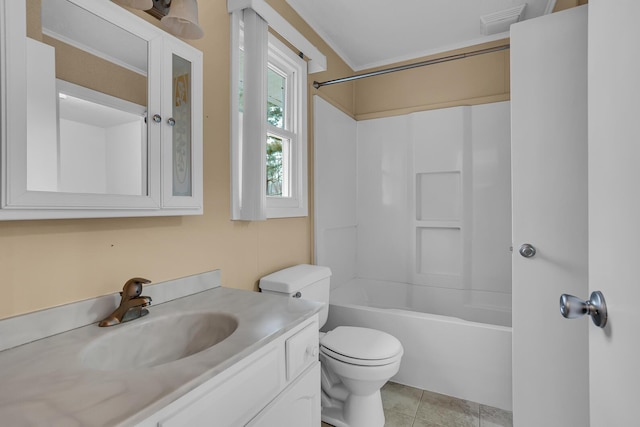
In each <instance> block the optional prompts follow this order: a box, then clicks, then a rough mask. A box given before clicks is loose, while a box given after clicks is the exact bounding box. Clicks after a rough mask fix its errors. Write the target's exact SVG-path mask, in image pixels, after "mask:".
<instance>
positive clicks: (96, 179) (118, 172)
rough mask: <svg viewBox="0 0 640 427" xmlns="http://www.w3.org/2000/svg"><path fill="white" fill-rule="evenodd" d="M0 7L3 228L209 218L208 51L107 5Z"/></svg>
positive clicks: (15, 2) (3, 3)
mask: <svg viewBox="0 0 640 427" xmlns="http://www.w3.org/2000/svg"><path fill="white" fill-rule="evenodd" d="M27 6H28V7H27ZM0 10H1V11H2V13H0V38H1V39H2V40H3V43H1V44H0V113H1V114H0V120H1V122H0V124H1V126H0V130H1V132H0V143H1V153H2V155H1V156H0V177H1V179H0V196H1V197H0V220H11V219H46V218H90V217H122V216H160V215H194V214H202V62H203V59H202V52H200V51H199V50H197V49H195V48H194V47H192V46H191V45H189V44H187V43H185V42H183V41H181V40H179V39H177V38H176V37H174V36H172V35H170V34H168V33H166V32H165V31H163V30H162V29H160V28H159V27H156V26H155V25H152V24H150V23H149V22H147V21H145V20H144V19H142V18H140V17H138V16H136V15H135V14H133V13H131V12H130V11H128V10H126V9H125V8H122V7H120V6H118V5H116V4H114V3H112V2H110V1H104V0H47V1H43V2H37V1H32V0H0ZM51 98H53V99H51Z"/></svg>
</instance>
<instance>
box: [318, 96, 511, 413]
mask: <svg viewBox="0 0 640 427" xmlns="http://www.w3.org/2000/svg"><path fill="white" fill-rule="evenodd" d="M314 109H315V118H314V132H315V138H314V141H315V244H316V263H317V264H319V265H324V266H328V267H330V268H331V270H332V272H333V277H332V280H331V300H330V309H329V319H328V322H327V325H326V328H328V329H333V328H335V327H337V326H339V325H347V326H363V327H370V328H374V329H378V330H381V331H385V332H388V333H390V334H392V335H394V336H395V337H396V338H398V339H399V340H400V341H401V343H402V345H403V347H404V351H405V353H404V357H403V359H402V363H401V366H400V370H399V372H398V373H397V375H396V376H395V377H394V378H393V379H392V380H393V381H396V382H399V383H402V384H406V385H410V386H414V387H418V388H421V389H425V390H430V391H434V392H437V393H443V394H447V395H450V396H455V397H458V398H462V399H467V400H471V401H474V402H478V403H482V404H486V405H490V406H494V407H498V408H502V409H505V410H511V409H512V406H511V405H512V403H511V184H510V182H511V176H510V137H509V133H510V130H509V129H510V124H509V121H510V120H509V103H508V102H499V103H493V104H485V105H479V106H472V107H454V108H447V109H441V110H431V111H424V112H418V113H412V114H408V115H404V116H394V117H388V118H381V119H373V120H366V121H360V122H356V121H355V120H353V119H351V118H350V117H348V116H346V115H345V114H343V113H342V112H340V111H339V110H337V109H336V108H334V107H333V106H331V105H330V104H329V103H327V102H326V101H324V100H322V99H321V98H320V97H318V96H316V97H315V100H314Z"/></svg>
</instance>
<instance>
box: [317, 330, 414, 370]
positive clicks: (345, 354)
mask: <svg viewBox="0 0 640 427" xmlns="http://www.w3.org/2000/svg"><path fill="white" fill-rule="evenodd" d="M320 351H321V352H323V353H324V354H325V355H326V356H328V357H331V358H332V359H336V360H339V361H341V362H344V363H348V364H351V365H358V366H383V365H388V364H391V363H394V362H396V361H398V360H399V359H400V358H401V357H402V353H403V350H402V344H400V341H398V339H397V338H396V337H394V336H392V335H389V334H387V333H386V332H382V331H378V330H375V329H369V328H359V327H354V326H339V327H337V328H335V329H334V330H332V331H330V332H328V333H327V334H326V335H325V336H324V337H322V338H321V340H320Z"/></svg>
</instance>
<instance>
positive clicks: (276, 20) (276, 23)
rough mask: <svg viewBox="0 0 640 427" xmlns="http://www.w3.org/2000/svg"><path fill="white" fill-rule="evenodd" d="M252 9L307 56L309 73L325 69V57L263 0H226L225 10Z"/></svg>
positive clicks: (230, 11)
mask: <svg viewBox="0 0 640 427" xmlns="http://www.w3.org/2000/svg"><path fill="white" fill-rule="evenodd" d="M247 8H250V9H253V10H255V11H256V13H257V14H258V15H260V16H261V17H262V18H263V19H264V20H265V21H267V23H268V24H269V26H270V27H271V28H273V29H274V30H275V31H276V32H277V33H278V34H280V35H281V36H282V37H284V38H285V39H286V40H287V41H288V42H289V43H291V44H292V45H294V46H295V47H296V48H297V49H299V50H300V51H301V52H302V53H303V54H304V56H306V57H308V58H309V63H308V72H309V74H313V73H318V72H321V71H326V70H327V57H326V56H325V55H323V54H322V52H320V50H319V49H318V48H317V47H315V46H314V45H313V44H312V43H311V42H310V41H309V40H307V39H306V37H305V36H303V35H302V33H300V32H299V31H298V30H296V29H295V28H294V27H293V25H291V24H290V23H289V22H287V20H286V19H284V18H283V17H282V16H280V14H279V13H278V12H277V11H276V10H275V9H273V8H272V7H271V6H269V5H268V4H267V3H266V2H265V1H264V0H227V11H228V12H229V13H232V12H234V11H236V10H242V9H247Z"/></svg>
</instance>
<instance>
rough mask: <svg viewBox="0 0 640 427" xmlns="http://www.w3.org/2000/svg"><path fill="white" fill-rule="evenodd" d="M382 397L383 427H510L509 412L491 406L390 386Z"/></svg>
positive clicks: (386, 387)
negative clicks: (384, 420)
mask: <svg viewBox="0 0 640 427" xmlns="http://www.w3.org/2000/svg"><path fill="white" fill-rule="evenodd" d="M381 393H382V406H383V407H384V415H385V418H386V423H385V427H513V416H512V414H511V412H508V411H503V410H502V409H497V408H492V407H491V406H485V405H480V404H478V403H474V402H469V401H466V400H461V399H456V398H453V397H449V396H445V395H443V394H438V393H433V392H430V391H424V390H420V389H417V388H413V387H409V386H405V385H401V384H397V383H392V382H388V383H387V384H386V385H385V386H384V387H383V388H382V392H381ZM322 426H323V427H326V426H329V424H326V423H322Z"/></svg>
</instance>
